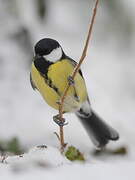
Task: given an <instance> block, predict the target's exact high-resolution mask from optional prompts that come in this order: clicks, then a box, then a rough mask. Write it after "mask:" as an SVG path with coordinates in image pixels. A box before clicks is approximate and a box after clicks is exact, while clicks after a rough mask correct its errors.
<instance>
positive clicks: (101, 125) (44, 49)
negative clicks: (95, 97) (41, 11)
mask: <svg viewBox="0 0 135 180" xmlns="http://www.w3.org/2000/svg"><path fill="white" fill-rule="evenodd" d="M76 64H77V63H76V62H75V61H74V60H73V59H71V58H70V57H68V56H67V55H66V54H65V52H64V51H63V49H62V47H61V46H60V44H59V43H58V42H57V41H56V40H53V39H49V38H45V39H41V40H40V41H39V42H37V44H36V45H35V57H34V61H33V62H32V68H31V74H30V81H31V85H32V87H33V89H34V90H35V89H37V90H38V91H39V92H40V94H41V95H42V96H43V98H44V100H45V101H46V102H47V103H48V104H49V105H50V106H51V107H53V108H55V109H57V110H58V109H59V101H60V98H61V96H62V95H63V93H64V90H65V88H66V86H67V84H68V83H70V85H71V86H70V88H69V91H68V93H67V96H66V98H65V101H64V106H63V110H64V113H67V112H73V113H75V114H76V116H77V117H78V118H79V120H80V121H81V122H82V124H83V125H84V127H85V129H86V130H87V132H88V135H89V136H90V138H91V140H92V142H93V143H94V145H95V146H96V147H97V148H103V147H104V146H105V145H106V144H107V143H108V142H109V141H110V140H113V141H115V140H118V139H119V135H118V133H117V131H115V130H114V129H113V128H112V127H110V126H109V125H107V124H106V123H105V122H104V121H103V120H102V119H101V118H100V117H98V115H97V114H96V113H95V112H94V111H93V110H92V108H91V104H90V100H89V97H88V94H87V88H86V84H85V80H84V77H83V75H82V72H81V70H79V72H78V73H77V74H76V76H75V79H74V80H73V79H72V77H71V74H72V72H73V70H74V67H75V66H76ZM53 120H54V121H55V122H56V123H57V124H58V125H59V126H64V125H65V124H66V122H63V123H62V122H61V121H60V120H59V116H58V115H57V116H54V117H53Z"/></svg>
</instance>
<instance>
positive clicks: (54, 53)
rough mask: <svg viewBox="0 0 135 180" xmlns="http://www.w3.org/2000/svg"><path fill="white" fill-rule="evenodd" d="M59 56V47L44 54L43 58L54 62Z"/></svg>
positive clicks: (60, 55) (60, 50) (60, 52)
mask: <svg viewBox="0 0 135 180" xmlns="http://www.w3.org/2000/svg"><path fill="white" fill-rule="evenodd" d="M61 57H62V49H61V47H58V48H56V49H54V50H53V51H52V52H51V53H50V54H48V55H45V56H44V58H45V59H46V60H47V61H51V62H56V61H57V60H59V59H61Z"/></svg>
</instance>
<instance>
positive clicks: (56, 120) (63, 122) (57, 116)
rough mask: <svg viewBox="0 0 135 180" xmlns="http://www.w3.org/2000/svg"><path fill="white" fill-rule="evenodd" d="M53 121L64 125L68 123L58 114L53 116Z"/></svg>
mask: <svg viewBox="0 0 135 180" xmlns="http://www.w3.org/2000/svg"><path fill="white" fill-rule="evenodd" d="M53 121H54V122H55V123H56V124H58V125H59V126H65V125H67V124H68V122H66V120H65V119H64V118H62V119H61V118H60V117H59V114H58V115H56V116H53Z"/></svg>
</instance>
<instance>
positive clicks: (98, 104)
mask: <svg viewBox="0 0 135 180" xmlns="http://www.w3.org/2000/svg"><path fill="white" fill-rule="evenodd" d="M59 1H60V4H61V3H62V2H63V4H62V8H60V7H61V6H60V5H59V4H57V3H56V1H53V0H50V3H49V6H50V9H51V10H53V12H55V13H56V12H60V10H61V11H62V14H63V16H62V17H63V18H60V14H59V13H56V18H55V19H53V18H54V16H53V14H52V13H51V14H50V21H47V22H46V23H45V26H42V25H41V23H39V22H38V20H37V17H36V16H35V15H34V12H33V9H34V8H33V9H32V0H29V1H26V0H23V1H20V3H21V4H19V5H18V6H19V7H21V8H20V11H21V10H23V11H24V9H25V11H26V13H23V12H20V16H19V18H20V19H19V18H18V19H15V18H14V16H13V17H12V16H10V14H5V12H6V11H5V9H4V5H3V4H2V6H0V13H1V14H0V15H1V18H5V19H3V22H2V25H1V30H0V31H1V34H0V38H1V40H0V84H1V86H0V92H1V93H0V139H2V138H10V137H12V136H17V137H18V138H19V139H20V141H21V144H22V145H23V146H25V147H27V149H31V148H33V147H35V146H37V145H42V144H45V145H47V146H48V148H45V149H38V148H34V149H32V150H30V151H29V150H28V151H29V153H26V154H25V155H24V156H23V157H8V158H7V159H6V162H7V163H4V164H0V178H2V180H4V179H6V180H11V179H39V178H45V179H74V178H75V179H83V178H84V179H94V180H96V179H110V180H111V179H123V180H124V179H134V178H135V172H134V169H135V153H134V152H135V138H134V137H135V130H134V125H135V122H134V120H135V111H134V107H135V95H134V92H135V81H134V76H135V70H134V66H135V59H134V55H135V54H134V52H130V53H126V52H123V50H122V49H121V48H118V46H116V41H115V40H114V39H115V38H114V36H115V35H112V38H108V39H107V40H105V43H103V42H102V43H97V41H96V39H98V38H97V37H96V34H98V31H97V30H96V29H99V24H100V26H102V22H101V19H102V18H100V17H99V16H105V14H104V11H103V9H100V8H99V11H98V13H99V15H98V17H97V22H96V24H95V32H94V33H93V40H92V45H91V48H90V49H89V53H88V56H87V58H86V61H85V62H84V64H83V66H82V69H83V72H84V76H85V78H86V83H87V88H88V92H89V96H90V100H91V104H92V106H93V109H94V110H95V111H96V112H97V113H98V114H99V115H100V116H101V117H102V118H104V119H105V120H106V121H107V122H108V123H110V124H111V125H112V126H113V127H114V128H116V129H117V130H118V131H119V133H120V140H119V141H118V142H111V143H110V144H109V145H108V148H110V149H115V148H117V147H120V146H122V145H124V146H126V147H127V150H128V154H127V155H125V156H118V155H117V156H116V155H115V156H113V155H110V156H109V155H104V156H101V157H95V156H93V154H92V151H93V150H94V147H93V145H92V143H91V142H90V140H89V137H88V136H87V134H86V132H85V131H84V129H83V127H82V126H81V124H80V122H78V120H77V118H76V117H75V116H74V115H73V114H67V115H65V117H66V118H67V120H68V121H69V125H68V126H66V127H65V141H66V142H68V144H69V145H74V146H76V147H77V148H79V150H80V151H81V152H82V153H83V154H84V156H85V157H86V162H84V163H79V162H75V163H71V162H69V161H68V160H67V159H65V158H64V157H63V156H62V155H61V154H60V153H59V151H58V148H59V142H58V140H57V138H56V136H55V135H54V133H53V132H56V131H58V127H57V126H56V125H55V124H54V122H53V121H52V116H53V115H55V114H57V111H55V110H53V109H51V108H50V107H48V105H46V103H45V102H44V101H43V100H42V98H41V96H40V95H39V94H38V93H37V92H34V91H33V90H32V88H31V86H30V82H29V71H30V67H29V68H28V66H27V65H26V61H27V60H29V58H30V55H29V54H26V51H25V50H24V51H22V48H21V46H19V45H18V44H17V42H16V41H15V40H13V39H12V38H11V37H10V38H9V36H10V35H11V36H12V33H13V32H14V31H15V30H16V29H19V28H20V27H21V25H22V24H23V25H25V26H26V27H27V28H28V29H29V31H30V34H31V41H32V42H33V44H34V43H35V42H36V41H37V40H39V39H40V38H42V37H44V36H49V37H52V38H55V39H57V40H58V41H59V42H61V44H62V46H63V48H64V50H65V52H67V54H68V55H69V56H71V57H73V58H74V59H77V60H78V59H79V57H80V54H81V50H82V46H83V41H84V36H85V33H86V27H87V24H88V21H87V20H86V22H85V23H84V27H83V28H81V26H82V24H81V15H80V12H78V11H76V9H77V8H78V7H79V5H77V6H78V7H76V3H75V1H73V2H74V3H72V8H76V9H75V10H74V13H73V14H72V15H70V14H69V13H68V12H69V9H70V7H71V4H68V6H67V3H64V1H62V0H59ZM18 2H19V1H18ZM27 2H28V3H27ZM123 2H124V3H125V5H126V6H125V7H126V8H127V11H128V10H129V11H131V15H132V16H134V15H135V13H134V9H135V3H134V1H133V0H130V2H131V4H132V6H131V5H130V4H126V1H123ZM1 3H2V1H1V2H0V4H1ZM70 3H71V2H70ZM26 4H27V6H26ZM52 4H53V6H52ZM80 6H81V7H82V8H83V9H85V8H86V7H87V6H86V4H85V5H84V4H83V3H82V5H80ZM26 7H27V8H26ZM54 7H56V8H54ZM28 12H29V13H28ZM83 12H84V10H83ZM76 13H78V14H77V16H76V15H75V14H76ZM85 13H86V14H85V15H87V16H88V15H89V12H85ZM102 14H103V15H102ZM2 15H3V17H2ZM68 15H70V18H69V17H67V16H68ZM79 15H80V16H79ZM33 17H34V18H33ZM65 18H66V19H68V18H69V21H64V20H63V19H65ZM132 18H133V17H132ZM7 20H8V23H5V22H7ZM66 22H67V23H68V25H67V23H66ZM69 22H70V23H69ZM75 22H76V23H75ZM21 23H22V24H21ZM69 24H70V25H71V26H69ZM72 24H73V26H72ZM108 26H109V25H108ZM56 27H57V28H56ZM134 28H135V26H134ZM55 29H56V31H55ZM102 29H103V27H102ZM54 31H55V33H54ZM132 40H135V34H134V36H133V37H132ZM132 43H133V44H135V43H134V41H133V42H132Z"/></svg>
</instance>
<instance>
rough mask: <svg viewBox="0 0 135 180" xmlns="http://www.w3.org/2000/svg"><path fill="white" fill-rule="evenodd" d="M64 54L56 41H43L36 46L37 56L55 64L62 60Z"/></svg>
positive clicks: (46, 39) (47, 39)
mask: <svg viewBox="0 0 135 180" xmlns="http://www.w3.org/2000/svg"><path fill="white" fill-rule="evenodd" d="M63 54H64V53H63V50H62V48H61V46H60V44H59V43H58V42H57V41H56V40H54V39H50V38H45V39H41V40H40V41H38V42H37V44H36V45H35V55H36V56H42V57H44V59H45V60H47V61H50V62H53V63H54V62H55V61H57V60H60V59H61V58H62V56H63Z"/></svg>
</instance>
